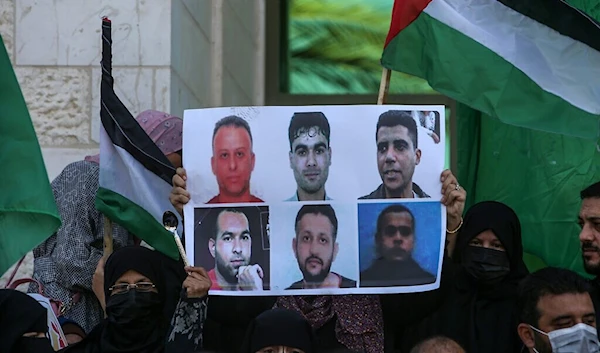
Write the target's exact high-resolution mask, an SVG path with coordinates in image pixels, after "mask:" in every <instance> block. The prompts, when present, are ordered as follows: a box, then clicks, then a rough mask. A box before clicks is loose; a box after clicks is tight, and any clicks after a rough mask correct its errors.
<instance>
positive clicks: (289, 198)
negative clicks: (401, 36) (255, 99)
mask: <svg viewBox="0 0 600 353" xmlns="http://www.w3.org/2000/svg"><path fill="white" fill-rule="evenodd" d="M444 123H445V119H444V107H443V106H391V105H373V106H303V107H239V108H212V109H198V110H187V111H186V112H185V115H184V141H183V143H184V151H185V152H184V156H183V158H184V160H183V165H184V166H185V168H186V171H187V190H188V191H189V192H190V195H191V200H190V202H189V203H188V204H187V205H186V206H185V208H184V213H185V237H186V239H185V240H186V242H185V243H186V252H187V254H188V257H189V259H190V261H191V262H193V263H194V265H195V266H201V267H204V268H206V270H207V271H208V273H209V277H210V278H211V280H212V282H213V285H212V287H211V290H210V294H211V295H310V294H314V295H317V294H320V295H322V294H367V293H403V292H418V291H426V290H432V289H436V288H438V287H439V282H440V273H441V263H442V258H443V249H444V241H445V234H446V233H445V228H446V227H445V224H446V210H445V207H444V206H443V205H442V204H441V203H440V199H441V196H442V195H441V192H440V190H441V188H442V184H441V182H440V174H441V173H442V171H443V167H444V156H445V138H446V137H445V134H444V131H445V126H444Z"/></svg>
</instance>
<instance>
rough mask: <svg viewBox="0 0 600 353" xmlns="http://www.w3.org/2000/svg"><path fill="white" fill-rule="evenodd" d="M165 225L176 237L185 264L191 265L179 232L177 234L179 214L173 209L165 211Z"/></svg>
mask: <svg viewBox="0 0 600 353" xmlns="http://www.w3.org/2000/svg"><path fill="white" fill-rule="evenodd" d="M163 225H164V226H165V229H166V230H168V231H169V232H171V234H173V238H174V239H175V244H177V249H179V255H181V259H182V260H183V264H184V265H185V266H189V265H190V262H189V261H188V259H187V256H185V250H184V249H183V244H181V239H180V238H179V234H177V226H178V225H179V219H177V216H175V214H174V213H173V212H171V211H167V212H165V213H163Z"/></svg>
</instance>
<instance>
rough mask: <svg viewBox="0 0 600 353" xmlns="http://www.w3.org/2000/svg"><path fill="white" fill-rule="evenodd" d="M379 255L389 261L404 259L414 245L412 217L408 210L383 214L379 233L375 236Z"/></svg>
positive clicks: (409, 255) (408, 256) (407, 257)
mask: <svg viewBox="0 0 600 353" xmlns="http://www.w3.org/2000/svg"><path fill="white" fill-rule="evenodd" d="M377 242H378V244H377V245H378V246H377V247H378V250H379V252H380V255H381V256H382V257H383V258H384V259H386V260H389V261H404V260H408V259H409V258H410V257H411V253H412V251H413V248H414V247H415V234H414V228H413V218H412V216H411V215H410V213H408V212H389V213H386V214H385V215H384V216H383V223H382V227H381V234H378V236H377Z"/></svg>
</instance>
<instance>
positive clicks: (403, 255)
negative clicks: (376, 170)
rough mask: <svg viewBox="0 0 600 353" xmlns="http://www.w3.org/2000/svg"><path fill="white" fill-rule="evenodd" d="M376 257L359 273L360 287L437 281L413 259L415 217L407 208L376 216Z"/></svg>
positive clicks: (389, 209) (388, 209) (393, 208)
mask: <svg viewBox="0 0 600 353" xmlns="http://www.w3.org/2000/svg"><path fill="white" fill-rule="evenodd" d="M375 248H376V254H377V258H375V260H373V262H372V263H371V266H369V267H368V268H367V269H366V270H364V271H362V272H361V273H360V286H361V287H391V286H414V285H421V284H429V283H433V282H435V276H434V275H433V274H431V273H429V272H427V271H425V270H424V269H423V268H422V267H421V266H420V265H419V264H418V263H417V262H416V261H415V260H414V259H413V257H412V252H413V249H414V248H415V218H414V215H413V213H412V212H411V211H410V210H409V209H408V208H406V207H405V206H404V205H400V204H395V205H391V206H388V207H386V208H385V209H384V210H383V211H382V212H381V213H380V214H379V216H378V217H377V228H376V232H375Z"/></svg>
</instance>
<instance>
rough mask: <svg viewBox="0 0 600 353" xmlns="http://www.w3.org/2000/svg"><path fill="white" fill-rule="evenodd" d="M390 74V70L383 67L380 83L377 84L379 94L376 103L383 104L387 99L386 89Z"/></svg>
mask: <svg viewBox="0 0 600 353" xmlns="http://www.w3.org/2000/svg"><path fill="white" fill-rule="evenodd" d="M391 76H392V70H390V69H386V68H385V67H384V68H383V72H382V73H381V83H380V84H379V95H378V96H377V104H378V105H382V104H385V101H386V100H387V95H388V91H389V89H390V77H391Z"/></svg>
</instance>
